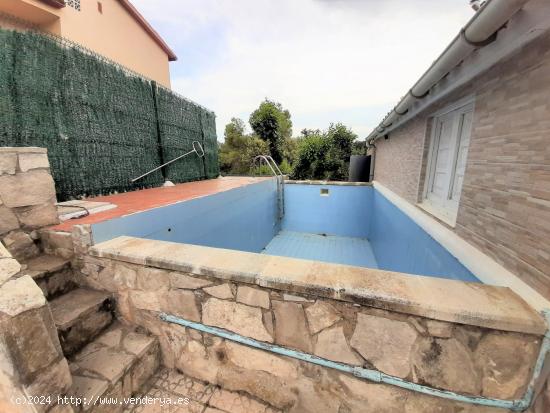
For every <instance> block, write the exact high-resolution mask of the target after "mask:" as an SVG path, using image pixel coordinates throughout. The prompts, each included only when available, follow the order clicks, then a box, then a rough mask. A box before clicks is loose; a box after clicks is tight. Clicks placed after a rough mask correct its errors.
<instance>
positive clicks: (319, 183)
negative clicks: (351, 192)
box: [285, 179, 372, 186]
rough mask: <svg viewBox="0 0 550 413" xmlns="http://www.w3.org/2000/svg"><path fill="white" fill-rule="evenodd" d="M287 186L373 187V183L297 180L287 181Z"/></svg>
mask: <svg viewBox="0 0 550 413" xmlns="http://www.w3.org/2000/svg"><path fill="white" fill-rule="evenodd" d="M285 184H291V185H336V186H372V182H347V181H315V180H304V181H295V180H292V179H286V180H285Z"/></svg>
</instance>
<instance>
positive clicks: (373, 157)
mask: <svg viewBox="0 0 550 413" xmlns="http://www.w3.org/2000/svg"><path fill="white" fill-rule="evenodd" d="M366 142H367V153H368V151H369V149H370V150H371V154H370V172H369V182H370V183H372V181H374V162H375V160H376V145H375V144H374V140H373V139H371V140H368V139H367V140H366Z"/></svg>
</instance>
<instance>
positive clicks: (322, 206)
mask: <svg viewBox="0 0 550 413" xmlns="http://www.w3.org/2000/svg"><path fill="white" fill-rule="evenodd" d="M322 188H326V189H328V190H329V196H321V195H320V190H321V189H322ZM372 195H373V190H372V188H371V187H370V186H341V185H300V184H289V185H285V216H284V218H283V223H282V229H283V230H286V231H295V232H309V233H313V234H327V235H340V236H344V237H357V238H367V237H368V235H369V228H370V225H371V215H372V211H371V205H372Z"/></svg>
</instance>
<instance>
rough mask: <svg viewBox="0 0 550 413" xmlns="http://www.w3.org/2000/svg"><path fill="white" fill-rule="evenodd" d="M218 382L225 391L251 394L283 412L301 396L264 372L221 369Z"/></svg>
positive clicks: (291, 387) (283, 381) (284, 381)
mask: <svg viewBox="0 0 550 413" xmlns="http://www.w3.org/2000/svg"><path fill="white" fill-rule="evenodd" d="M218 381H219V384H220V385H221V386H222V387H223V388H225V389H226V390H231V391H243V392H246V393H248V394H252V395H254V396H256V397H257V398H259V399H261V400H264V401H266V402H267V403H269V404H271V405H272V406H275V407H277V408H279V409H283V410H285V411H287V409H289V408H290V407H291V406H293V405H295V404H296V402H297V399H298V398H299V397H300V396H301V394H300V395H297V394H296V388H294V387H293V386H290V385H288V384H287V382H286V380H284V379H281V378H279V377H277V376H275V375H272V374H269V373H266V372H264V371H248V370H244V369H239V368H233V369H229V368H221V369H220V371H219V373H218ZM293 411H296V412H306V411H311V410H309V409H307V410H299V409H294V410H293Z"/></svg>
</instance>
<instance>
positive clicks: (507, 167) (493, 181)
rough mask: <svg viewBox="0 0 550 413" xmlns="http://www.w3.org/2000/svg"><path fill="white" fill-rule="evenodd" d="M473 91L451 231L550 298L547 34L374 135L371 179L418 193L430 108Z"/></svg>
mask: <svg viewBox="0 0 550 413" xmlns="http://www.w3.org/2000/svg"><path fill="white" fill-rule="evenodd" d="M470 94H475V113H474V124H473V128H472V137H471V142H470V149H469V153H468V162H467V166H466V175H465V179H464V186H463V191H462V196H461V200H460V207H459V211H458V217H457V224H456V227H455V228H454V231H455V232H456V233H457V234H458V235H459V236H461V237H462V238H464V239H465V240H467V241H468V242H470V243H471V244H473V245H475V246H476V247H478V248H479V249H481V250H482V251H483V252H484V253H486V254H487V255H489V256H491V257H492V258H493V259H495V260H496V261H497V262H498V263H500V264H501V265H503V266H504V267H505V268H507V269H508V270H510V271H511V272H513V273H515V274H516V275H518V276H519V277H520V278H521V279H523V280H524V281H525V282H526V283H528V284H529V285H531V286H532V287H533V288H535V289H536V290H537V291H539V292H540V293H541V294H542V295H544V296H545V297H546V298H549V299H550V249H549V248H548V239H550V141H549V135H550V100H549V97H548V96H549V94H550V33H546V34H544V35H542V36H540V37H538V38H537V39H536V40H535V41H533V42H532V43H530V44H529V45H527V46H525V47H524V48H523V49H521V50H520V51H519V52H517V53H516V54H515V55H514V56H512V57H510V58H508V59H507V60H505V61H503V62H500V63H498V64H496V65H495V66H493V67H492V68H491V69H490V70H489V71H488V72H487V73H485V74H483V75H481V76H479V77H478V78H476V79H474V80H473V81H472V82H470V83H469V84H468V85H466V86H464V87H462V88H460V90H457V91H455V92H454V93H452V94H451V95H450V96H448V97H446V98H445V99H443V100H442V101H440V102H437V103H436V104H434V105H432V106H430V107H429V108H427V109H426V110H424V111H423V112H422V113H421V114H419V115H418V116H417V117H415V118H414V119H413V120H411V121H409V122H407V123H406V124H405V125H403V126H401V127H400V128H398V129H397V130H395V131H393V132H391V133H390V137H389V139H388V140H384V139H381V140H379V141H377V157H376V170H375V179H376V180H377V181H379V182H380V183H382V184H384V185H385V186H387V187H388V188H390V189H391V190H392V191H394V192H396V193H397V194H399V195H400V196H402V197H403V198H405V199H406V200H408V201H409V202H411V203H415V202H418V200H419V199H420V196H421V193H422V189H423V185H424V176H425V168H426V159H427V148H428V147H429V140H430V136H429V123H430V114H432V113H434V112H435V111H437V110H438V109H440V108H442V107H444V106H446V105H448V104H450V103H452V102H455V101H457V100H458V99H460V98H462V97H464V96H467V95H470Z"/></svg>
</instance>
